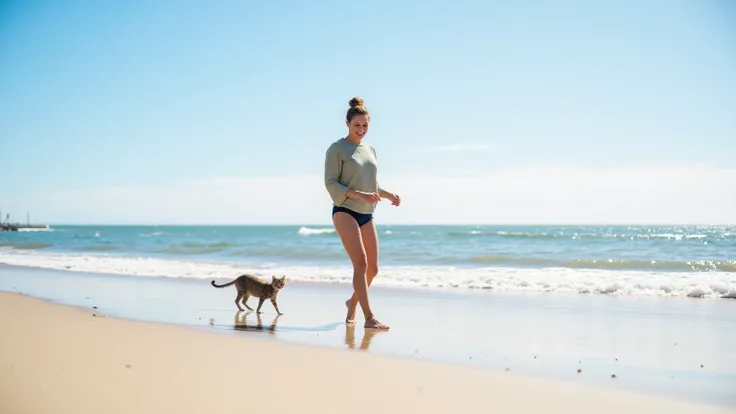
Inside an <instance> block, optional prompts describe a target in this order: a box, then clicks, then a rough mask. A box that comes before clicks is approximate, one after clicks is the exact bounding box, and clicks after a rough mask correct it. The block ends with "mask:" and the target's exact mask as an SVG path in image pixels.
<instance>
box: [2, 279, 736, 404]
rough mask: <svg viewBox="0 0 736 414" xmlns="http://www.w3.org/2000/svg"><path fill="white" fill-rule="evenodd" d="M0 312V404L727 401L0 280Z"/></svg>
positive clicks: (665, 402) (650, 402)
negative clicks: (192, 319)
mask: <svg viewBox="0 0 736 414" xmlns="http://www.w3.org/2000/svg"><path fill="white" fill-rule="evenodd" d="M0 321H1V323H2V325H0V327H1V329H2V334H1V336H0V413H3V414H25V413H29V414H30V413H33V414H43V413H55V414H58V413H74V414H82V413H95V414H99V413H107V414H113V413H138V414H142V413H177V414H186V413H213V414H214V413H249V412H268V413H338V412H339V413H346V412H349V413H356V414H357V413H381V414H385V413H399V412H402V413H403V412H417V413H448V412H458V413H471V412H477V413H489V412H499V413H537V412H539V413H542V412H543V413H571V412H581V413H582V412H589V413H616V414H621V413H634V412H641V413H654V412H666V413H668V414H674V413H696V412H697V413H726V412H730V413H733V412H734V409H729V408H724V407H704V406H698V405H693V404H689V403H684V402H680V401H676V400H670V399H665V398H659V397H651V396H646V395H639V394H635V393H631V392H624V391H618V390H613V389H597V388H590V387H585V386H582V385H578V384H568V383H563V382H557V381H549V380H541V379H536V378H527V377H522V376H519V375H516V374H514V373H513V372H506V373H491V372H487V371H483V370H479V369H473V368H470V367H461V366H451V365H445V364H439V363H430V362H425V361H416V360H410V359H398V358H391V357H386V356H378V355H373V354H369V353H367V352H363V351H358V350H337V349H328V348H316V347H310V346H303V345H295V344H288V343H282V342H276V341H270V340H263V339H259V338H253V337H252V335H248V334H245V333H244V334H242V335H225V334H222V333H216V332H207V331H206V330H202V329H195V328H187V327H182V326H174V325H165V324H154V323H144V322H136V321H129V320H121V319H115V318H109V317H108V318H102V317H93V316H92V312H91V311H85V310H83V309H78V308H73V307H67V306H61V305H56V304H52V303H49V302H46V301H42V300H39V299H35V298H31V297H28V296H24V295H20V294H14V293H2V292H0ZM386 335H390V333H387V334H386Z"/></svg>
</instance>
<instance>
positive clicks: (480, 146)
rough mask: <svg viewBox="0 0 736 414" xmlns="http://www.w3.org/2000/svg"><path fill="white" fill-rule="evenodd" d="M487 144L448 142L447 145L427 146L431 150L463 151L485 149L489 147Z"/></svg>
mask: <svg viewBox="0 0 736 414" xmlns="http://www.w3.org/2000/svg"><path fill="white" fill-rule="evenodd" d="M490 148H491V147H490V145H488V144H472V143H466V144H449V145H433V146H431V147H429V150H430V151H433V152H463V151H485V150H488V149H490Z"/></svg>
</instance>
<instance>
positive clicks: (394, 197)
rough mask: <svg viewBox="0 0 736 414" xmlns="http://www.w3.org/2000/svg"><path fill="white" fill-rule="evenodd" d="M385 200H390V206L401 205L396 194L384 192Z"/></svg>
mask: <svg viewBox="0 0 736 414" xmlns="http://www.w3.org/2000/svg"><path fill="white" fill-rule="evenodd" d="M386 198H388V199H389V200H391V205H392V206H398V205H399V204H401V197H399V195H398V194H394V193H389V192H386Z"/></svg>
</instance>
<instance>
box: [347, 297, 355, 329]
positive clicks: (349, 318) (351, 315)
mask: <svg viewBox="0 0 736 414" xmlns="http://www.w3.org/2000/svg"><path fill="white" fill-rule="evenodd" d="M345 306H347V308H348V316H346V317H345V323H346V324H353V323H355V308H356V305H355V304H353V303H352V300H351V299H348V300H346V301H345Z"/></svg>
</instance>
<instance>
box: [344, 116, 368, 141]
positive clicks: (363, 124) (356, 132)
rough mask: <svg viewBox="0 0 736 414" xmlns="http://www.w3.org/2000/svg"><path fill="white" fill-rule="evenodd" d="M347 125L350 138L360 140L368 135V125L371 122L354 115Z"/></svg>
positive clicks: (365, 117) (364, 117) (366, 118)
mask: <svg viewBox="0 0 736 414" xmlns="http://www.w3.org/2000/svg"><path fill="white" fill-rule="evenodd" d="M346 123H347V124H348V130H349V133H350V135H351V136H353V137H355V138H357V139H359V140H361V139H363V137H364V136H365V134H367V133H368V124H370V123H371V121H370V120H369V119H368V117H367V116H365V115H355V116H354V117H353V119H351V120H350V122H346Z"/></svg>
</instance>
